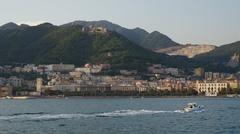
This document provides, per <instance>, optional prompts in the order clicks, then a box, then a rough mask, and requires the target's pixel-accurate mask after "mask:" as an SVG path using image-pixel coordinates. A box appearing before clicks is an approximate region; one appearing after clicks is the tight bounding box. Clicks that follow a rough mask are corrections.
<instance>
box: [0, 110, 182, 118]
mask: <svg viewBox="0 0 240 134" xmlns="http://www.w3.org/2000/svg"><path fill="white" fill-rule="evenodd" d="M159 113H184V111H182V110H175V111H152V110H144V109H142V110H116V111H113V112H104V113H94V114H44V113H42V114H34V113H33V114H20V115H10V116H0V120H58V119H76V118H89V117H124V116H137V115H153V114H159Z"/></svg>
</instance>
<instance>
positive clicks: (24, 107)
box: [0, 97, 240, 134]
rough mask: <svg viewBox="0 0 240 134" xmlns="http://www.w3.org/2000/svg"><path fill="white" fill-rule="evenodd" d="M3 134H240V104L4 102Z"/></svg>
mask: <svg viewBox="0 0 240 134" xmlns="http://www.w3.org/2000/svg"><path fill="white" fill-rule="evenodd" d="M190 102H196V103H197V104H199V105H203V106H204V109H203V110H200V111H196V112H184V111H183V110H182V109H183V107H184V106H185V105H187V103H190ZM0 134H240V98H207V97H206V98H205V97H187V98H173V97H171V98H131V97H126V98H120V97H112V98H104V97H97V98H91V97H90V98H82V97H73V98H71V97H70V98H59V99H27V100H11V99H9V100H8V99H6V100H0Z"/></svg>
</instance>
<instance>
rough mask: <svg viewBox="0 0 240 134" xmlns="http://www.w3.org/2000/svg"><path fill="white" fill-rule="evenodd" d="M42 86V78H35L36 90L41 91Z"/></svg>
mask: <svg viewBox="0 0 240 134" xmlns="http://www.w3.org/2000/svg"><path fill="white" fill-rule="evenodd" d="M42 88H43V79H42V78H37V80H36V91H37V92H39V93H41V92H42Z"/></svg>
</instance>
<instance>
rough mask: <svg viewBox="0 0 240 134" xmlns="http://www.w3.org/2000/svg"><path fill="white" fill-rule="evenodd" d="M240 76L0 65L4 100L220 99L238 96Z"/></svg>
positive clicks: (160, 69) (104, 67)
mask: <svg viewBox="0 0 240 134" xmlns="http://www.w3.org/2000/svg"><path fill="white" fill-rule="evenodd" d="M239 78H240V73H236V74H230V73H219V72H205V71H204V69H203V68H200V67H199V68H195V69H194V70H192V73H191V74H187V73H186V72H184V71H183V70H181V69H178V68H168V67H166V66H163V65H161V64H152V65H149V67H148V68H147V71H146V72H144V73H141V72H138V71H137V70H119V71H117V72H114V73H112V69H111V65H110V64H98V65H94V64H90V63H87V64H85V65H84V66H82V67H77V66H75V65H73V64H62V63H60V64H50V65H34V64H25V65H18V66H10V65H4V66H0V97H1V98H6V97H10V98H11V97H17V96H18V97H21V96H31V97H44V96H190V95H191V96H192V95H194V96H195V95H201V96H219V95H231V94H238V93H239V88H240V83H239Z"/></svg>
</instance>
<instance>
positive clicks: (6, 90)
mask: <svg viewBox="0 0 240 134" xmlns="http://www.w3.org/2000/svg"><path fill="white" fill-rule="evenodd" d="M7 96H12V87H11V86H4V87H0V97H7Z"/></svg>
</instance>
